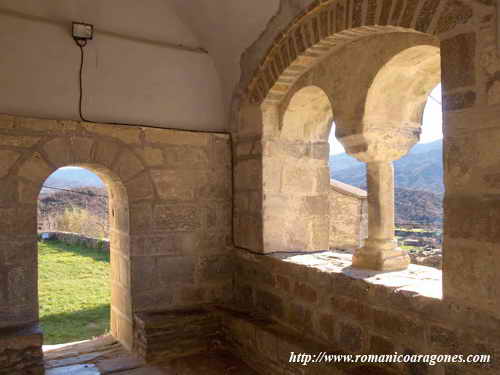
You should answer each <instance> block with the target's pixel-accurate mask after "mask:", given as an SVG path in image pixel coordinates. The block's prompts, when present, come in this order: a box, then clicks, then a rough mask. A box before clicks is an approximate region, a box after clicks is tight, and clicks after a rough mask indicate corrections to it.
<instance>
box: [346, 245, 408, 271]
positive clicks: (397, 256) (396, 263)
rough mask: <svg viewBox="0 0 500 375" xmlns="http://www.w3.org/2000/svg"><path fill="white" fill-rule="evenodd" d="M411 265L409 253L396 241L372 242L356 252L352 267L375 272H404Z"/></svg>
mask: <svg viewBox="0 0 500 375" xmlns="http://www.w3.org/2000/svg"><path fill="white" fill-rule="evenodd" d="M409 265H410V256H409V255H408V252H407V251H405V250H402V249H400V248H398V247H397V245H396V242H395V241H370V240H367V241H366V244H365V246H364V247H362V248H359V249H357V250H356V251H355V253H354V255H353V256H352V266H353V267H354V268H363V269H369V270H374V271H402V270H405V269H407V268H408V266H409Z"/></svg>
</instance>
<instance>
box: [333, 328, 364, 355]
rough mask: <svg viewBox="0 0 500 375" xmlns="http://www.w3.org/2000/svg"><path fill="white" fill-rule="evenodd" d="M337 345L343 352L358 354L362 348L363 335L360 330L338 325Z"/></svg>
mask: <svg viewBox="0 0 500 375" xmlns="http://www.w3.org/2000/svg"><path fill="white" fill-rule="evenodd" d="M338 326H339V327H338V331H339V345H341V346H342V349H343V350H346V351H348V352H350V353H359V352H361V350H362V348H363V341H362V340H363V333H362V330H361V328H359V327H357V326H355V325H352V324H348V323H339V325H338Z"/></svg>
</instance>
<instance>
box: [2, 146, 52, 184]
mask: <svg viewBox="0 0 500 375" xmlns="http://www.w3.org/2000/svg"><path fill="white" fill-rule="evenodd" d="M0 160H2V159H1V158H0ZM52 172H54V168H53V167H51V166H50V165H49V164H48V163H47V162H46V161H45V160H44V159H43V157H42V156H41V155H40V154H38V153H35V154H33V155H32V156H31V157H30V158H29V159H28V160H27V161H25V162H24V163H23V165H22V166H21V168H20V169H19V172H18V176H20V177H24V178H26V179H28V180H31V181H33V182H35V183H36V184H41V183H42V182H43V181H45V179H46V178H47V177H49V176H50V174H52Z"/></svg>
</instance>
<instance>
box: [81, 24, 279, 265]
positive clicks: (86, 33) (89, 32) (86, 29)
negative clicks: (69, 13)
mask: <svg viewBox="0 0 500 375" xmlns="http://www.w3.org/2000/svg"><path fill="white" fill-rule="evenodd" d="M93 33H94V27H93V25H90V24H85V23H78V22H73V39H74V40H75V42H76V45H77V46H78V48H80V69H79V103H78V112H79V116H80V119H81V120H82V121H83V122H88V123H93V122H92V121H90V120H88V119H86V118H85V116H84V115H83V101H84V90H83V68H84V62H85V51H84V48H85V46H86V45H87V42H88V41H89V40H92V38H93ZM108 123H109V124H112V125H122V126H130V127H134V128H137V126H138V125H132V124H127V123H120V122H108ZM139 126H140V127H147V128H153V129H163V130H175V131H184V132H189V133H201V134H220V135H227V136H228V138H229V145H230V148H231V152H230V155H231V156H230V163H231V171H232V173H231V196H232V197H234V196H235V179H236V177H235V164H236V163H235V156H234V151H233V150H232V148H233V144H234V143H233V134H232V133H231V132H228V131H214V130H193V129H179V128H171V127H163V126H154V125H145V124H141V125H139ZM231 217H232V218H233V220H231V234H232V237H233V239H234V238H235V230H236V227H235V225H234V217H235V205H234V204H232V205H231ZM238 247H239V248H241V249H244V250H247V251H250V252H253V253H255V252H254V251H252V250H251V249H247V248H245V247H243V246H241V245H240V246H238ZM278 253H279V252H278ZM255 254H259V253H255ZM259 255H261V254H259Z"/></svg>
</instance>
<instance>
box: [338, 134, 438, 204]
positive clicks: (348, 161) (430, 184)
mask: <svg viewBox="0 0 500 375" xmlns="http://www.w3.org/2000/svg"><path fill="white" fill-rule="evenodd" d="M442 153H443V142H442V141H441V140H438V141H435V142H431V143H426V144H418V145H416V146H415V147H413V149H412V150H411V151H410V153H408V155H406V156H405V157H403V158H401V159H400V160H397V161H396V162H395V163H394V174H395V182H396V188H401V189H410V190H423V191H427V192H431V193H435V194H438V195H441V194H442V193H443V192H444V186H443V160H442ZM330 168H331V176H332V178H334V179H336V180H339V181H342V182H345V183H347V184H350V185H353V186H356V187H359V188H362V189H366V168H365V165H364V164H363V163H360V162H358V161H357V160H356V159H354V158H352V157H350V156H348V155H346V154H340V155H333V156H331V157H330Z"/></svg>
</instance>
